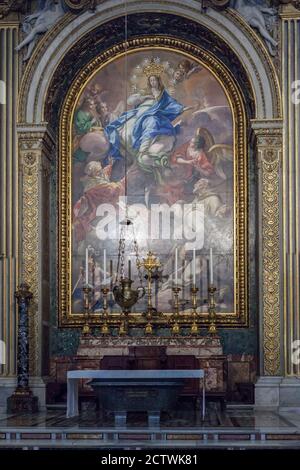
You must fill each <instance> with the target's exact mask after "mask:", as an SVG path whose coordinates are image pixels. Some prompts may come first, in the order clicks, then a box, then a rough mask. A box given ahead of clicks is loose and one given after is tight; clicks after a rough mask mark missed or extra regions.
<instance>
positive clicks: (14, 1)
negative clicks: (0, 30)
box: [0, 0, 26, 20]
mask: <svg viewBox="0 0 300 470" xmlns="http://www.w3.org/2000/svg"><path fill="white" fill-rule="evenodd" d="M25 8H26V2H24V1H23V0H4V1H1V2H0V20H1V19H2V18H4V17H5V16H7V15H8V14H9V13H10V12H20V13H24V12H25Z"/></svg>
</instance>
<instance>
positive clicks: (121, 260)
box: [115, 0, 143, 287]
mask: <svg viewBox="0 0 300 470" xmlns="http://www.w3.org/2000/svg"><path fill="white" fill-rule="evenodd" d="M124 10H125V13H124V32H125V46H124V49H125V66H124V83H125V103H126V110H127V102H128V90H127V85H126V83H127V77H128V54H127V47H128V42H127V41H128V11H127V0H124ZM124 125H125V153H124V195H125V219H124V221H121V224H122V228H121V232H120V239H119V246H118V260H117V270H116V275H115V284H118V282H119V280H122V279H124V278H125V251H126V232H127V235H128V231H129V228H131V230H132V239H133V250H134V255H135V264H136V268H137V273H138V278H139V283H140V286H141V287H142V286H143V273H142V269H141V262H140V256H139V247H138V242H137V237H136V234H135V230H134V225H133V222H132V221H131V219H130V217H129V215H128V181H127V142H128V139H127V121H126V122H125V124H124ZM128 275H129V273H128Z"/></svg>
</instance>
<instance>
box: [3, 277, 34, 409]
mask: <svg viewBox="0 0 300 470" xmlns="http://www.w3.org/2000/svg"><path fill="white" fill-rule="evenodd" d="M15 297H16V298H17V299H18V305H19V318H18V320H19V322H18V323H19V324H18V353H17V388H16V390H15V392H14V394H13V395H12V396H11V397H9V398H8V400H7V410H8V412H9V413H16V412H24V411H30V412H35V411H38V398H37V397H35V396H34V395H33V394H32V391H31V390H30V388H29V337H28V313H29V308H28V307H29V304H30V301H31V300H32V293H31V292H30V290H29V287H28V285H27V284H21V285H20V287H19V289H18V290H17V292H16V294H15Z"/></svg>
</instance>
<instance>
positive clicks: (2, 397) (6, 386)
mask: <svg viewBox="0 0 300 470" xmlns="http://www.w3.org/2000/svg"><path fill="white" fill-rule="evenodd" d="M16 386H17V379H16V377H0V412H6V410H7V399H8V397H10V396H12V395H13V394H14V392H15V390H16ZM29 387H30V389H31V390H32V393H33V395H34V396H36V397H37V398H38V404H39V411H45V410H46V386H45V383H44V381H43V379H42V378H41V377H30V378H29Z"/></svg>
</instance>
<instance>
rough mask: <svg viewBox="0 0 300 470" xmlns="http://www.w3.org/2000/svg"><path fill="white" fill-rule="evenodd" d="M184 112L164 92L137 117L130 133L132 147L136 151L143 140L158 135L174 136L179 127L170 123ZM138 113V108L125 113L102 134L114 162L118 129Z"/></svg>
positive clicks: (118, 140) (118, 139) (119, 157)
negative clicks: (104, 136)
mask: <svg viewBox="0 0 300 470" xmlns="http://www.w3.org/2000/svg"><path fill="white" fill-rule="evenodd" d="M183 110H184V106H183V105H182V104H180V103H178V102H177V101H176V100H174V98H172V97H171V96H170V95H169V94H168V93H167V91H166V90H164V91H163V92H162V94H161V96H160V98H159V100H158V101H157V102H156V103H154V104H153V105H152V106H151V107H150V108H149V109H147V110H145V112H144V113H143V114H142V115H141V116H139V117H138V118H137V120H136V122H135V125H134V128H133V132H132V146H133V148H134V149H136V150H138V149H139V148H140V146H141V145H142V143H143V142H144V140H145V139H154V138H155V137H156V136H158V135H174V136H175V135H176V133H177V132H178V130H179V126H175V127H174V126H173V124H172V121H174V119H176V118H177V117H178V116H179V115H180V114H181V113H182V112H183ZM137 112H138V107H136V108H134V109H131V110H129V111H125V113H123V114H121V116H120V117H119V118H118V119H115V120H114V121H112V122H111V123H110V124H108V126H106V127H105V129H104V132H105V133H106V136H107V138H108V141H109V142H110V155H111V156H112V157H113V158H114V159H115V160H120V159H121V158H123V157H122V155H121V153H120V136H119V133H118V129H120V128H121V127H122V126H123V125H124V124H125V122H126V121H128V120H129V119H131V118H133V117H134V116H135V115H136V114H137Z"/></svg>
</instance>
